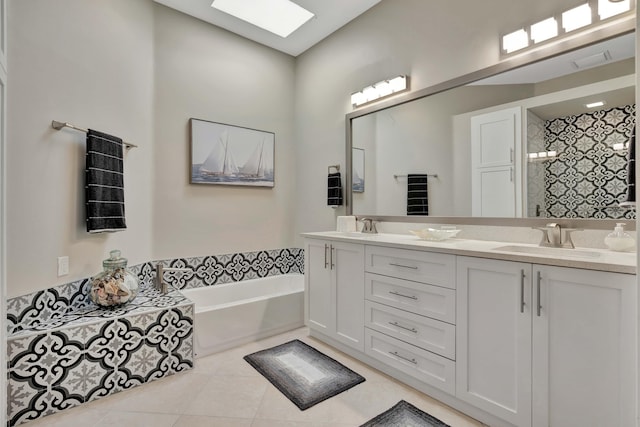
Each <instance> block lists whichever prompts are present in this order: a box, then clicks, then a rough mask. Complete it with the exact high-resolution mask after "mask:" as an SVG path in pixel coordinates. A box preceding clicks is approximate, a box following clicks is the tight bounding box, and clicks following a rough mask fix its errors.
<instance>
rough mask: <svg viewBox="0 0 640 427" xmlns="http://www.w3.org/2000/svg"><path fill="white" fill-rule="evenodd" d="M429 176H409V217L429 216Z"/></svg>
mask: <svg viewBox="0 0 640 427" xmlns="http://www.w3.org/2000/svg"><path fill="white" fill-rule="evenodd" d="M427 176H428V175H427V174H409V175H407V215H429V197H428V192H427Z"/></svg>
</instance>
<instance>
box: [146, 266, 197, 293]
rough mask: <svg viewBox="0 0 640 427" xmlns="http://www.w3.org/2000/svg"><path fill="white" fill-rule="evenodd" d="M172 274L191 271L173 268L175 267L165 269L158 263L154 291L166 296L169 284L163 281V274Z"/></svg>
mask: <svg viewBox="0 0 640 427" xmlns="http://www.w3.org/2000/svg"><path fill="white" fill-rule="evenodd" d="M165 271H168V272H172V271H193V270H191V269H190V268H175V267H165V266H164V265H162V264H160V263H158V264H157V265H156V278H155V280H154V283H155V286H156V289H157V290H159V291H160V292H162V293H163V294H166V293H167V292H168V291H169V284H168V283H167V282H165V281H164V272H165Z"/></svg>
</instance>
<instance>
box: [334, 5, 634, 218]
mask: <svg viewBox="0 0 640 427" xmlns="http://www.w3.org/2000/svg"><path fill="white" fill-rule="evenodd" d="M635 27H636V21H635V9H634V13H633V15H631V16H629V17H626V18H621V20H620V21H619V22H617V23H616V24H614V25H610V26H606V27H602V28H597V29H595V30H594V31H592V32H590V33H587V34H584V35H582V36H580V37H576V38H573V39H567V40H561V41H558V42H557V43H556V44H553V45H550V46H547V47H541V48H540V49H538V50H532V51H530V52H527V53H522V54H520V55H517V56H515V57H513V58H511V59H506V60H504V61H502V62H499V63H497V64H495V65H492V66H489V67H487V68H483V69H481V70H478V71H474V72H472V73H469V74H465V75H463V76H460V77H456V78H454V79H451V80H447V81H445V82H442V83H439V84H437V85H434V86H429V87H426V88H424V89H419V90H416V91H411V92H407V93H404V94H401V95H398V96H395V97H393V98H392V99H389V100H386V101H380V102H377V103H375V104H372V105H370V106H368V107H363V108H358V109H357V110H355V111H353V112H351V113H347V115H346V116H345V124H346V144H345V145H346V157H345V159H346V168H345V170H346V174H345V183H346V185H345V192H344V193H345V208H346V214H347V215H353V192H352V185H351V180H352V165H351V162H352V158H351V157H352V156H351V150H352V148H353V140H352V122H351V121H352V120H354V119H356V118H358V117H362V116H366V115H369V114H373V113H376V112H379V111H383V110H387V109H389V108H392V107H395V106H398V105H402V104H406V103H408V102H411V101H414V100H417V99H420V98H424V97H426V96H429V95H435V94H437V93H440V92H444V91H446V90H448V89H453V88H455V87H458V86H464V85H466V84H468V83H472V82H474V81H477V80H481V79H484V78H487V77H491V76H494V75H496V74H499V73H502V72H504V71H509V70H512V69H515V68H519V67H522V66H525V65H529V64H533V63H535V62H539V61H542V60H545V59H548V58H552V57H554V56H558V55H561V54H563V53H567V52H570V51H572V50H576V49H580V48H583V47H586V46H589V45H592V44H595V43H598V42H601V41H603V40H607V39H611V38H615V37H618V36H621V35H624V34H629V33H633V32H634V31H635V29H636V28H635ZM636 49H637V47H636ZM637 80H638V79H637V70H636V86H637ZM636 91H637V89H636ZM636 133H637V131H636ZM636 212H637V211H636ZM357 216H358V217H367V218H372V219H374V220H377V221H387V222H409V223H431V224H468V225H488V226H511V227H539V226H544V225H545V224H547V223H548V222H549V221H556V222H560V223H561V224H562V225H563V226H567V227H572V228H589V229H613V227H614V226H615V224H616V222H620V220H619V219H582V218H551V217H549V218H525V217H522V218H515V217H510V218H490V217H465V216H382V215H375V214H371V215H364V214H359V215H357ZM627 223H628V227H627V228H628V229H629V230H635V228H636V220H632V221H629V220H627Z"/></svg>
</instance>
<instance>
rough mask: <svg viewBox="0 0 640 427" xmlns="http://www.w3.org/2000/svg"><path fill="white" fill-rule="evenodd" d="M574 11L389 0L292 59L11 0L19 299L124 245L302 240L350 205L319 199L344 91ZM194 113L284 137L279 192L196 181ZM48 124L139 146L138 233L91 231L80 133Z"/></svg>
mask: <svg viewBox="0 0 640 427" xmlns="http://www.w3.org/2000/svg"><path fill="white" fill-rule="evenodd" d="M572 4H573V1H572V0H561V1H560V2H558V0H539V1H535V2H532V1H524V0H521V1H513V0H490V1H486V2H475V1H468V2H465V3H464V7H462V6H461V3H460V2H452V1H430V2H426V1H424V0H383V1H382V2H381V3H380V4H379V5H378V6H376V7H374V8H373V9H372V10H370V11H369V12H367V13H365V14H364V15H363V16H362V17H360V18H358V19H356V20H354V21H352V22H351V23H350V24H348V25H347V26H345V27H343V28H342V29H341V30H339V31H338V32H337V33H335V34H334V35H332V36H330V37H328V38H327V39H325V40H323V41H322V42H321V43H319V44H318V45H317V46H315V47H314V48H312V49H310V50H309V51H308V52H307V53H305V54H303V55H302V56H300V57H298V58H297V59H294V58H291V57H289V56H287V55H284V54H281V53H278V52H275V51H273V50H271V49H269V48H266V47H263V46H260V45H257V44H255V43H253V42H250V41H247V40H245V39H242V38H240V37H237V36H235V35H232V34H230V33H228V32H226V31H224V30H221V29H218V28H216V27H213V26H210V25H208V24H204V23H202V22H200V21H198V20H196V19H193V18H190V17H187V16H184V15H182V14H180V13H178V12H175V11H172V10H170V9H166V8H164V7H163V6H160V5H157V4H155V3H153V2H152V0H136V1H131V0H92V1H90V2H88V1H86V0H55V1H52V0H9V14H8V16H9V32H8V39H9V61H8V62H9V64H10V68H9V76H10V81H9V88H8V133H7V140H8V147H7V164H8V167H7V187H8V188H7V218H6V219H7V265H8V271H7V275H8V281H7V282H8V285H7V288H8V296H9V297H13V296H17V295H23V294H26V293H29V292H33V291H36V290H39V289H44V288H47V287H50V286H53V285H56V284H60V283H66V282H69V281H72V280H75V279H78V278H83V277H86V276H89V275H92V274H95V273H96V272H97V271H99V270H100V268H101V264H100V263H101V260H102V259H104V258H105V257H106V256H107V254H108V251H109V250H111V249H113V248H120V249H121V250H122V251H123V254H124V255H125V256H126V257H128V258H129V260H130V263H132V264H134V263H138V262H141V261H147V260H150V259H157V258H165V257H176V256H190V255H205V254H212V253H221V252H229V251H244V250H254V249H263V248H274V247H282V246H289V245H301V239H300V238H299V232H301V231H311V230H326V229H330V228H333V227H334V224H335V216H336V215H337V214H341V213H343V212H344V210H343V209H336V210H333V209H330V208H328V207H327V206H326V173H327V166H328V165H330V164H336V163H339V164H341V165H343V166H344V158H345V152H344V151H345V149H344V141H345V124H344V115H345V114H346V113H347V112H350V111H351V106H350V105H349V94H350V93H351V92H353V91H354V90H356V89H359V88H362V87H363V86H365V85H367V84H369V83H372V82H375V81H378V80H380V79H382V78H385V77H388V76H392V75H394V74H401V73H402V74H409V75H411V79H412V87H413V88H414V89H420V88H423V87H427V86H430V85H433V84H436V83H439V82H442V81H446V80H449V79H451V78H453V77H456V76H459V75H463V74H466V73H469V72H472V71H475V70H478V69H481V68H484V67H486V66H488V65H491V64H494V63H496V62H497V61H498V35H499V34H501V33H504V32H507V31H510V30H513V29H514V28H515V27H517V26H518V25H521V24H522V23H524V22H529V21H530V20H531V19H532V17H546V16H547V15H549V14H551V13H552V12H555V11H557V10H559V9H562V8H563V7H564V6H567V5H572ZM496 11H500V13H499V14H496V13H495V12H496ZM189 117H197V118H201V119H208V120H214V121H220V122H224V123H230V124H236V125H240V126H248V127H252V128H257V129H263V130H269V131H273V132H275V133H276V159H275V161H276V187H275V188H274V189H272V190H267V189H251V188H242V189H238V188H231V187H222V186H204V185H201V186H196V185H189V184H188V177H189V173H188V164H189V159H188V153H189V151H188V127H187V123H188V118H189ZM52 119H56V120H63V121H68V122H71V123H74V124H76V125H79V126H83V127H94V128H96V129H98V130H103V131H106V132H111V133H114V134H116V135H119V136H122V137H124V138H125V139H127V140H129V141H131V142H134V143H136V144H138V145H139V146H140V148H137V149H134V150H132V151H130V152H129V154H128V155H127V158H126V163H125V168H126V175H125V182H126V195H125V197H126V202H127V222H128V226H129V228H128V230H127V231H124V232H119V233H114V234H105V235H89V234H87V233H86V232H85V231H84V220H83V217H84V213H83V208H84V206H83V186H82V179H83V172H82V171H83V162H84V135H83V134H82V133H77V132H75V131H72V130H63V131H60V132H56V131H53V130H52V129H51V128H50V122H51V120H52ZM343 170H344V169H343ZM62 255H68V256H70V267H71V271H70V274H69V275H68V276H65V277H61V278H58V277H57V275H56V258H57V257H58V256H62Z"/></svg>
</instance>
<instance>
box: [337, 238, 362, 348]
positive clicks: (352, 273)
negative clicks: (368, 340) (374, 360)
mask: <svg viewBox="0 0 640 427" xmlns="http://www.w3.org/2000/svg"><path fill="white" fill-rule="evenodd" d="M331 251H332V254H331V257H330V258H331V261H332V268H333V274H334V280H335V303H334V304H335V338H336V339H337V340H338V341H341V342H343V343H345V344H347V345H349V346H350V347H352V348H355V349H357V350H360V351H364V246H363V245H359V244H349V243H337V242H332V244H331Z"/></svg>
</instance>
